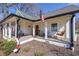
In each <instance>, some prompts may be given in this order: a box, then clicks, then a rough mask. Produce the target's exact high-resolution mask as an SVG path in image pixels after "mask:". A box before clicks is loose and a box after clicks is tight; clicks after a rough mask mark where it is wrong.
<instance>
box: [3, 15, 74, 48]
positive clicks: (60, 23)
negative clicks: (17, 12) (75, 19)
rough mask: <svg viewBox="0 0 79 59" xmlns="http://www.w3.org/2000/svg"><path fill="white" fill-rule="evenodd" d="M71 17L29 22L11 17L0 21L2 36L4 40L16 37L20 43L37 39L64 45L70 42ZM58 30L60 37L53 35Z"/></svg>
mask: <svg viewBox="0 0 79 59" xmlns="http://www.w3.org/2000/svg"><path fill="white" fill-rule="evenodd" d="M71 17H72V15H65V16H60V17H55V18H51V19H49V20H45V22H41V21H37V22H31V21H28V20H25V19H22V18H19V17H12V18H9V19H8V20H7V21H5V22H3V23H2V36H3V38H4V39H6V40H7V39H9V40H10V39H16V41H17V42H19V41H20V44H23V43H26V42H29V41H32V40H37V41H41V42H48V43H50V44H55V45H59V46H62V47H64V46H65V45H66V44H67V43H68V42H71V29H70V28H71V26H70V23H71ZM12 19H13V20H12ZM58 19H59V20H58ZM72 29H73V28H72ZM58 32H60V33H62V34H58V35H59V36H61V37H58V36H55V35H56V33H58ZM29 35H31V36H29Z"/></svg>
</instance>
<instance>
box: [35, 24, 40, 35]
mask: <svg viewBox="0 0 79 59" xmlns="http://www.w3.org/2000/svg"><path fill="white" fill-rule="evenodd" d="M38 34H39V25H36V26H35V35H38Z"/></svg>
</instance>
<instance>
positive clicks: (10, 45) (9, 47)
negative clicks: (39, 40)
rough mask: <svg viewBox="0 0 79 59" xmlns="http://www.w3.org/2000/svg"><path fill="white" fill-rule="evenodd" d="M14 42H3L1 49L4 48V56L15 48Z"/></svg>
mask: <svg viewBox="0 0 79 59" xmlns="http://www.w3.org/2000/svg"><path fill="white" fill-rule="evenodd" d="M15 46H16V42H15V41H7V42H5V44H4V46H3V48H4V54H5V55H9V54H10V53H11V52H12V51H13V50H14V48H15Z"/></svg>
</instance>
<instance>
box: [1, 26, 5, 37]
mask: <svg viewBox="0 0 79 59" xmlns="http://www.w3.org/2000/svg"><path fill="white" fill-rule="evenodd" d="M2 30H3V38H4V36H5V33H4V25H3V29H2Z"/></svg>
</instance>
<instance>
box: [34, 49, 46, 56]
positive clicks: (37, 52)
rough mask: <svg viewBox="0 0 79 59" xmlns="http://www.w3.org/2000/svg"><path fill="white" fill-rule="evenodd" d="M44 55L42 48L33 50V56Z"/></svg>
mask: <svg viewBox="0 0 79 59" xmlns="http://www.w3.org/2000/svg"><path fill="white" fill-rule="evenodd" d="M44 55H45V52H44V51H42V50H36V51H35V52H34V56H44Z"/></svg>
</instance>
